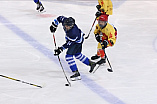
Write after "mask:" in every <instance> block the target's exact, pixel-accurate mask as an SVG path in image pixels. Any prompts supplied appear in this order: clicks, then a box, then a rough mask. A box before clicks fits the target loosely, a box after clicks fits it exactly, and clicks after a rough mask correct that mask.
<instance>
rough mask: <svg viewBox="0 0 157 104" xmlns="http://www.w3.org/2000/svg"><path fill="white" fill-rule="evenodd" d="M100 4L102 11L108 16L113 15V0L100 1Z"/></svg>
mask: <svg viewBox="0 0 157 104" xmlns="http://www.w3.org/2000/svg"><path fill="white" fill-rule="evenodd" d="M98 3H99V5H101V8H100V10H101V11H104V12H105V13H106V14H107V15H112V12H113V5H112V1H111V0H98Z"/></svg>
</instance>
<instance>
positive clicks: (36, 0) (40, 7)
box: [34, 0, 44, 12]
mask: <svg viewBox="0 0 157 104" xmlns="http://www.w3.org/2000/svg"><path fill="white" fill-rule="evenodd" d="M34 2H35V3H36V4H37V8H36V10H38V11H39V12H42V11H43V10H44V7H43V5H42V3H41V2H40V1H39V0H34Z"/></svg>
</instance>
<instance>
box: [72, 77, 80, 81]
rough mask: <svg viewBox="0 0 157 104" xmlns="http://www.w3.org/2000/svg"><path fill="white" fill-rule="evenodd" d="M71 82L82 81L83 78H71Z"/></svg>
mask: <svg viewBox="0 0 157 104" xmlns="http://www.w3.org/2000/svg"><path fill="white" fill-rule="evenodd" d="M70 79H71V81H77V80H81V76H78V77H75V78H70Z"/></svg>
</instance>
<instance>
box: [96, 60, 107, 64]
mask: <svg viewBox="0 0 157 104" xmlns="http://www.w3.org/2000/svg"><path fill="white" fill-rule="evenodd" d="M105 63H106V59H103V58H102V59H101V60H99V61H98V62H96V64H98V65H102V64H105Z"/></svg>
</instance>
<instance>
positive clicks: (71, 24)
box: [50, 16, 96, 81]
mask: <svg viewBox="0 0 157 104" xmlns="http://www.w3.org/2000/svg"><path fill="white" fill-rule="evenodd" d="M59 23H62V26H63V29H64V31H65V33H66V35H65V39H66V42H65V44H63V45H62V46H61V47H58V49H55V50H54V51H55V54H54V55H59V54H60V53H61V52H62V51H63V50H65V49H67V52H66V56H65V59H66V61H67V63H68V65H69V66H70V69H71V70H72V72H73V73H74V75H72V76H70V79H71V80H72V81H75V80H80V79H81V76H80V73H79V71H78V68H77V65H76V63H75V60H74V58H73V57H75V58H76V59H78V60H80V61H81V62H82V63H84V64H86V65H87V66H90V71H89V72H92V71H93V69H94V67H95V66H96V64H95V63H94V62H92V61H90V60H89V58H88V57H86V56H85V55H83V54H82V53H81V51H82V44H83V41H84V37H83V36H84V33H83V32H82V31H81V30H80V29H79V28H78V27H77V25H76V24H75V20H74V19H73V18H72V17H69V18H67V17H64V16H59V17H58V18H57V19H54V21H53V22H52V25H51V26H50V31H51V32H52V33H54V32H55V31H56V29H57V27H58V25H59Z"/></svg>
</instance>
